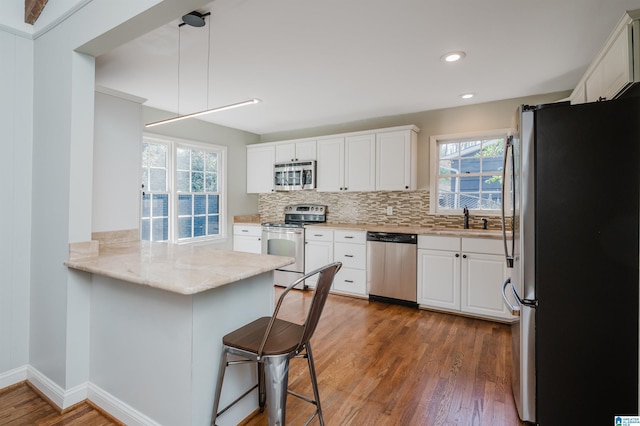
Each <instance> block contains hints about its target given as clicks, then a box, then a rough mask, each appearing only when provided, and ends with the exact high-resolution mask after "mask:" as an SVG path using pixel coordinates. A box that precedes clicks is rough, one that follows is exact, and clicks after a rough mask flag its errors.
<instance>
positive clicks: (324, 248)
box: [304, 229, 333, 287]
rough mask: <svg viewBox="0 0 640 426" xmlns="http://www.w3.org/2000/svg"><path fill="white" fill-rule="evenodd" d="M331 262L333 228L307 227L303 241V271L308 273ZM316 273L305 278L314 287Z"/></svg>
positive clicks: (316, 279)
mask: <svg viewBox="0 0 640 426" xmlns="http://www.w3.org/2000/svg"><path fill="white" fill-rule="evenodd" d="M332 262H333V230H327V229H323V230H318V229H307V230H306V235H305V243H304V272H305V273H309V272H311V271H313V270H315V269H318V268H320V267H322V266H324V265H328V264H329V263H332ZM317 281H318V275H316V276H314V277H313V278H310V279H308V280H306V285H308V286H309V287H315V286H316V282H317Z"/></svg>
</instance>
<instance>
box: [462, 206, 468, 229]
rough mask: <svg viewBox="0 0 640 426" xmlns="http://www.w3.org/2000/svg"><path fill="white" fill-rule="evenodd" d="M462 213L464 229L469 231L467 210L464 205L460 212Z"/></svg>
mask: <svg viewBox="0 0 640 426" xmlns="http://www.w3.org/2000/svg"><path fill="white" fill-rule="evenodd" d="M462 213H464V229H469V209H468V208H467V205H466V204H465V206H464V209H463V210H462Z"/></svg>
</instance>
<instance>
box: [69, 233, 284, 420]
mask: <svg viewBox="0 0 640 426" xmlns="http://www.w3.org/2000/svg"><path fill="white" fill-rule="evenodd" d="M87 251H88V253H87ZM70 252H71V255H70V258H69V260H68V261H66V262H65V265H66V266H68V267H69V268H72V269H75V270H78V271H83V272H78V273H85V272H89V273H92V274H93V275H92V279H91V289H90V292H91V296H90V297H91V305H90V310H91V313H90V323H89V324H88V325H86V326H87V327H89V329H90V331H89V332H90V337H91V339H90V340H91V344H90V349H89V355H88V356H89V370H90V371H89V377H90V385H89V391H88V398H89V399H90V400H92V401H94V402H97V403H98V405H100V406H102V407H110V409H109V410H108V411H110V412H112V414H114V415H116V417H118V418H119V419H120V420H122V421H124V422H125V423H126V424H152V425H205V424H209V422H210V416H211V406H212V401H213V396H214V385H215V383H216V379H217V373H218V363H219V356H220V353H221V344H222V336H223V335H224V334H226V333H228V332H230V331H232V330H233V329H235V328H237V327H239V326H241V325H243V324H245V323H248V322H250V321H252V320H254V319H256V318H258V317H260V316H266V315H270V314H271V313H272V311H273V305H274V289H273V277H272V276H273V272H272V271H273V270H274V269H275V268H279V267H282V266H285V265H288V264H290V263H292V262H293V261H294V259H292V258H289V257H280V256H269V255H261V254H251V253H240V252H232V251H226V250H221V249H217V248H215V246H213V245H210V244H209V245H207V244H203V245H193V244H192V245H177V244H165V243H150V242H146V241H129V242H119V243H111V244H100V245H99V247H98V246H97V244H96V242H91V243H78V244H76V245H74V244H72V245H71V248H70ZM254 370H255V368H251V366H249V365H245V366H240V367H234V368H233V369H230V371H229V372H228V374H227V377H226V378H225V391H224V392H223V401H222V404H224V403H225V402H226V401H225V400H224V397H225V396H228V397H229V399H231V397H232V396H233V395H234V394H235V395H236V396H237V395H239V391H240V390H241V389H245V388H247V387H248V385H249V383H251V381H252V380H254V381H255V371H254ZM257 405H258V404H257V398H255V397H254V398H253V399H251V398H246V400H245V401H242V402H241V403H239V404H237V405H236V406H235V407H234V408H233V409H232V410H230V411H229V412H228V413H227V414H225V416H223V417H222V418H221V419H220V420H221V422H220V423H219V424H220V425H225V424H237V423H238V422H239V421H240V420H242V419H243V418H245V417H246V416H247V415H249V414H250V413H251V412H252V411H253V410H254V409H255V408H257Z"/></svg>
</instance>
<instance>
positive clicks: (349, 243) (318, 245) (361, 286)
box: [304, 228, 367, 296]
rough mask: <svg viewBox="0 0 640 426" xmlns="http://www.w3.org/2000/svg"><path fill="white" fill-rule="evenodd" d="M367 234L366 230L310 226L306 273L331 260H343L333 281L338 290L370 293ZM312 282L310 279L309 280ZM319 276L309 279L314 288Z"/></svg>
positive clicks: (307, 235)
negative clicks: (368, 287) (368, 288)
mask: <svg viewBox="0 0 640 426" xmlns="http://www.w3.org/2000/svg"><path fill="white" fill-rule="evenodd" d="M366 237H367V233H366V232H365V231H355V230H354V231H349V230H342V229H341V230H337V229H336V230H333V229H319V228H307V230H306V232H305V261H304V264H305V267H304V271H305V273H308V272H311V271H313V270H314V269H317V268H319V267H321V266H324V265H327V264H329V263H332V262H337V261H340V262H342V268H341V269H340V271H338V274H337V275H336V277H335V278H334V280H333V287H332V291H333V292H336V293H343V294H350V295H357V296H366V295H367V272H366V270H367V268H366V261H367V245H366V243H367V241H366V240H367V238H366ZM310 281H311V282H310ZM316 281H317V279H314V280H313V281H312V280H308V281H307V285H308V286H310V287H314V286H315V284H316Z"/></svg>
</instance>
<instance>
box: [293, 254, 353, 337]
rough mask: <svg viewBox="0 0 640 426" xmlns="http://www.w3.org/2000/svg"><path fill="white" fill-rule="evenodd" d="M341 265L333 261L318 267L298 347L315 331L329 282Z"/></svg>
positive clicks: (330, 282) (326, 295) (325, 299)
mask: <svg viewBox="0 0 640 426" xmlns="http://www.w3.org/2000/svg"><path fill="white" fill-rule="evenodd" d="M341 267H342V263H341V262H335V263H331V264H329V265H326V266H324V267H323V268H320V272H319V273H320V275H319V276H318V282H317V283H316V288H315V290H314V292H313V298H312V299H311V306H310V307H309V313H308V314H307V319H306V321H305V322H304V333H302V338H301V339H300V344H299V345H298V349H299V348H300V347H301V346H302V345H306V344H307V343H308V342H309V340H311V336H313V333H314V332H315V331H316V327H317V326H318V322H319V321H320V315H322V310H323V309H324V304H325V303H326V301H327V297H328V296H329V290H331V284H332V283H333V279H334V278H335V276H336V273H337V272H338V271H339V270H340V268H341Z"/></svg>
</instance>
